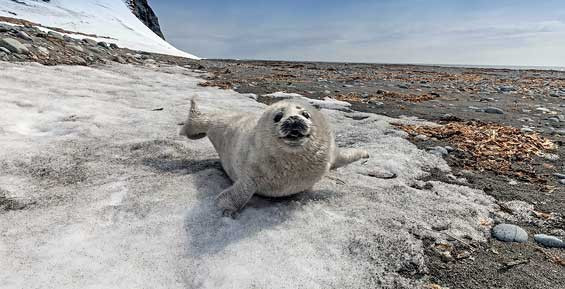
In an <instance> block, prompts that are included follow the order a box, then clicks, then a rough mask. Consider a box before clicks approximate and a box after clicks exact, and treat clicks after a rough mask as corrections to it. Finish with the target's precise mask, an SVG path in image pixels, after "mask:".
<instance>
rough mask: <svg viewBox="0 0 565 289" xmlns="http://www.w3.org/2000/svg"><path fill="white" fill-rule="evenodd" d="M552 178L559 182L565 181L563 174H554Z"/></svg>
mask: <svg viewBox="0 0 565 289" xmlns="http://www.w3.org/2000/svg"><path fill="white" fill-rule="evenodd" d="M553 176H554V177H556V178H558V179H560V180H563V179H565V174H560V173H555V174H553Z"/></svg>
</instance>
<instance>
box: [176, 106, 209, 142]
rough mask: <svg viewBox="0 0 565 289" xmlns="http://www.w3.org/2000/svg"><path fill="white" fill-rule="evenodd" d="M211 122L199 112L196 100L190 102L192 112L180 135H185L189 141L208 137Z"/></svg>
mask: <svg viewBox="0 0 565 289" xmlns="http://www.w3.org/2000/svg"><path fill="white" fill-rule="evenodd" d="M209 127H210V120H209V119H208V117H207V116H206V115H205V114H203V113H202V112H200V110H198V106H197V105H196V100H195V99H194V98H193V99H192V100H190V111H189V113H188V118H187V120H186V122H185V123H184V125H183V126H182V128H181V130H180V133H179V134H180V135H184V136H186V137H187V138H189V139H200V138H203V137H205V136H206V133H207V132H208V128H209Z"/></svg>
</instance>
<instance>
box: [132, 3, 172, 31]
mask: <svg viewBox="0 0 565 289" xmlns="http://www.w3.org/2000/svg"><path fill="white" fill-rule="evenodd" d="M125 2H126V5H128V6H129V8H130V10H131V11H132V12H133V14H134V15H135V16H136V17H137V18H138V19H139V20H141V22H143V24H145V26H147V27H149V29H151V31H153V32H155V34H157V35H159V37H161V38H163V39H165V36H163V32H161V27H160V25H159V19H158V18H157V15H155V12H153V10H152V9H151V7H150V6H149V4H148V3H147V0H126V1H125Z"/></svg>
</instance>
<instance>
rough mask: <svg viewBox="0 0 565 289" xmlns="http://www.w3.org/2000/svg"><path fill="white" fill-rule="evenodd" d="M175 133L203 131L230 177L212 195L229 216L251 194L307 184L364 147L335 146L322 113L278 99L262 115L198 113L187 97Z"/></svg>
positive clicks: (274, 193) (282, 192)
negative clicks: (226, 184)
mask: <svg viewBox="0 0 565 289" xmlns="http://www.w3.org/2000/svg"><path fill="white" fill-rule="evenodd" d="M190 104H191V108H190V112H189V114H188V119H187V120H186V122H185V123H184V126H183V127H182V129H181V131H180V134H181V135H184V136H186V137H188V138H189V139H199V138H203V137H205V136H208V138H209V139H210V141H211V142H212V144H213V145H214V148H215V149H216V151H217V152H218V154H219V156H220V159H221V163H222V167H223V168H224V170H225V171H226V173H227V174H228V176H229V177H230V178H231V180H232V181H233V182H234V183H233V185H232V186H231V187H229V188H227V189H225V190H224V191H223V192H222V193H221V194H220V195H219V196H218V197H217V199H216V202H217V203H216V204H217V205H218V206H219V207H220V208H221V209H223V213H224V215H228V216H232V217H233V215H234V214H235V213H236V212H238V211H239V210H240V209H241V208H243V207H244V206H245V204H246V203H247V202H248V201H249V199H251V197H252V196H253V194H258V195H262V196H268V197H282V196H288V195H292V194H296V193H299V192H303V191H306V190H309V189H310V188H312V186H313V185H314V184H315V183H316V182H318V181H319V180H320V179H321V178H322V177H323V176H324V175H325V174H326V173H327V172H328V171H329V170H330V169H335V168H338V167H341V166H345V165H347V164H349V163H351V162H354V161H357V160H359V159H361V158H368V157H369V154H368V153H367V152H366V151H365V150H359V149H339V148H337V147H336V145H335V141H334V134H333V131H332V130H331V129H330V127H329V125H328V120H327V119H326V117H325V116H324V115H323V114H322V113H321V112H320V111H318V110H317V109H315V108H313V107H311V106H310V105H309V104H307V103H303V102H300V101H294V100H284V101H280V102H277V103H274V104H272V105H270V106H269V107H267V109H266V110H265V111H264V112H263V114H262V115H253V114H249V113H234V114H225V113H221V114H220V113H210V114H208V113H202V112H200V111H199V110H198V107H197V105H196V102H195V100H194V99H193V100H192V101H191V103H190Z"/></svg>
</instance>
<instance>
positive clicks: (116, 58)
mask: <svg viewBox="0 0 565 289" xmlns="http://www.w3.org/2000/svg"><path fill="white" fill-rule="evenodd" d="M112 60H114V61H115V62H118V63H122V64H124V63H127V61H126V60H125V59H123V58H122V57H121V56H119V55H116V56H114V57H112Z"/></svg>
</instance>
